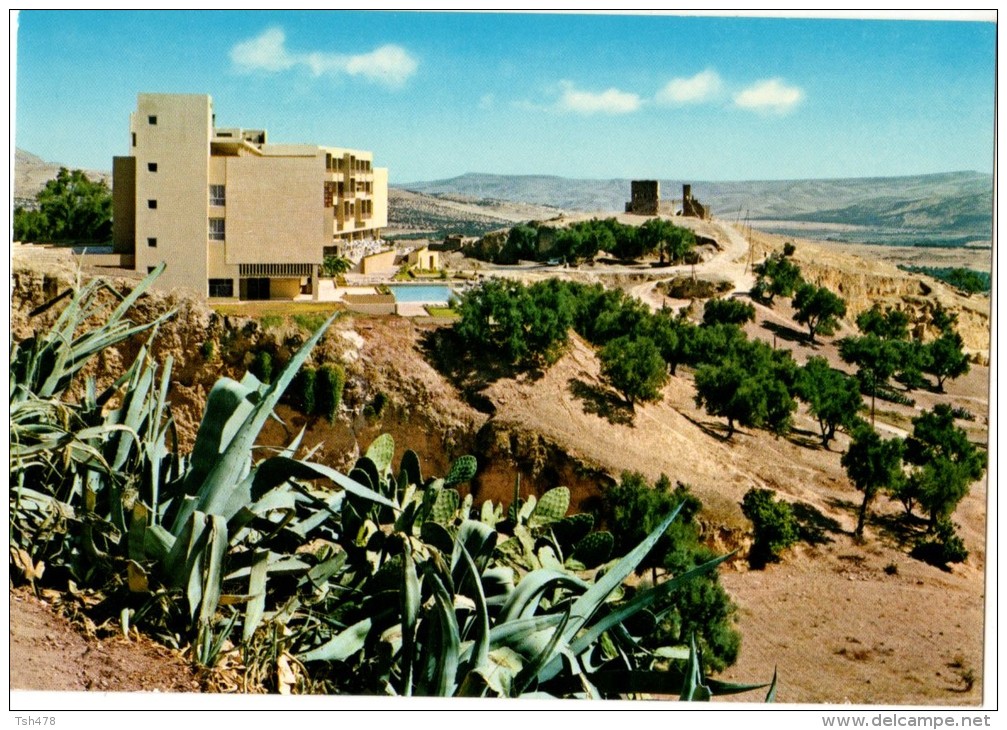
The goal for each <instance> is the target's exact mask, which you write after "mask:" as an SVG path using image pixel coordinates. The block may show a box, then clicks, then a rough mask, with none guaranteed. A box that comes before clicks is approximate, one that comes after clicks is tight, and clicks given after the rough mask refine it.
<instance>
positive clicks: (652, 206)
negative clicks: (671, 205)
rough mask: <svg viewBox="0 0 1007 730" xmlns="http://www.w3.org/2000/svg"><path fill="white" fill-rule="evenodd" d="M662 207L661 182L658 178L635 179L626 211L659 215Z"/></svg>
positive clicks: (631, 185) (631, 186) (631, 184)
mask: <svg viewBox="0 0 1007 730" xmlns="http://www.w3.org/2000/svg"><path fill="white" fill-rule="evenodd" d="M660 209H661V183H659V182H658V181H657V180H633V181H632V182H631V183H630V201H629V202H628V203H626V212H627V213H633V214H635V215H657V214H658V213H659V212H660Z"/></svg>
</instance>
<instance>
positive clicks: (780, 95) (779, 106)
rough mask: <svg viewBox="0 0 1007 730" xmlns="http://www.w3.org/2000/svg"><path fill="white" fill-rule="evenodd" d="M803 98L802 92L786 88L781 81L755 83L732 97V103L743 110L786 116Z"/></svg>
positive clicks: (793, 87)
mask: <svg viewBox="0 0 1007 730" xmlns="http://www.w3.org/2000/svg"><path fill="white" fill-rule="evenodd" d="M803 98H804V91H802V90H801V89H800V88H798V87H796V86H787V85H786V84H785V83H784V82H783V80H782V79H765V80H764V81H757V82H756V83H754V84H752V85H751V86H749V87H747V88H745V89H742V90H741V91H739V92H738V93H737V94H735V95H734V103H735V105H737V106H740V107H741V108H743V109H752V110H754V111H766V112H775V113H777V114H786V113H787V112H788V111H790V110H791V109H793V108H794V106H796V105H797V104H799V103H800V102H801V100H802V99H803Z"/></svg>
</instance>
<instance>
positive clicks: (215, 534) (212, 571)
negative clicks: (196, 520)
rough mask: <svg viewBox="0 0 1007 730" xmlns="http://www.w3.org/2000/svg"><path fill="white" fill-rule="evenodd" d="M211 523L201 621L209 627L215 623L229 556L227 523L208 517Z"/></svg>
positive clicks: (204, 557) (204, 556) (205, 565)
mask: <svg viewBox="0 0 1007 730" xmlns="http://www.w3.org/2000/svg"><path fill="white" fill-rule="evenodd" d="M206 519H207V522H209V525H208V526H207V528H208V533H207V539H206V548H205V549H204V550H203V570H202V573H203V576H202V577H203V591H202V593H203V596H202V601H201V605H200V610H199V620H200V622H201V623H205V624H207V625H209V624H211V623H212V622H213V616H214V614H215V613H216V612H217V604H218V603H219V601H220V590H221V582H222V581H221V576H222V574H223V569H224V556H225V555H226V554H227V522H226V521H225V520H224V518H223V517H221V516H220V515H207V517H206Z"/></svg>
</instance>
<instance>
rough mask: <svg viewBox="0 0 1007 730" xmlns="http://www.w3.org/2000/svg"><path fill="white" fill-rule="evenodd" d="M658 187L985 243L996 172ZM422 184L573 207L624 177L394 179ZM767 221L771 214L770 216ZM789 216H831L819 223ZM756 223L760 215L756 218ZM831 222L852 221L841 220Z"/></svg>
mask: <svg viewBox="0 0 1007 730" xmlns="http://www.w3.org/2000/svg"><path fill="white" fill-rule="evenodd" d="M660 183H661V191H662V197H664V198H668V199H671V198H676V197H680V196H681V191H682V184H683V183H691V185H692V192H693V195H695V196H696V197H697V198H698V199H699V200H700V201H702V202H703V203H705V204H709V205H711V206H712V208H713V212H714V215H715V216H717V217H718V218H722V219H727V220H731V221H735V220H746V219H747V220H750V221H752V222H753V224H756V226H757V227H763V228H766V227H767V225H765V224H769V225H768V227H769V228H770V229H772V230H778V231H780V232H783V233H789V234H791V235H804V236H805V237H814V238H822V239H826V238H832V239H838V240H844V241H862V242H868V243H882V244H909V245H913V244H915V245H941V246H961V245H965V244H967V243H971V242H979V243H980V244H985V245H989V242H990V239H991V236H992V201H993V178H992V176H990V175H985V174H981V173H976V172H950V173H940V174H933V175H915V176H907V177H892V178H850V179H834V180H779V181H775V180H764V181H759V180H755V181H742V182H708V181H698V180H692V181H690V180H669V179H665V180H661V181H660ZM399 187H401V188H402V189H405V190H410V191H413V192H421V193H426V194H431V195H434V194H454V195H466V196H473V197H475V198H493V199H499V200H509V201H514V202H522V203H534V204H539V205H551V206H555V207H558V208H563V209H568V210H580V211H614V210H622V209H623V206H624V204H625V202H626V200H628V198H629V188H630V181H629V180H625V179H612V180H577V179H570V178H562V177H554V176H546V175H489V174H482V173H468V174H465V175H462V176H459V177H455V178H451V179H447V180H435V181H430V182H416V183H409V184H404V185H401V186H399ZM770 222H771V223H770ZM787 222H795V223H808V222H815V223H820V224H828V225H826V226H823V227H821V228H817V229H816V228H815V227H809V226H806V225H805V226H790V229H794V230H797V229H799V230H800V231H801V232H800V233H795V232H793V230H788V226H787V225H786V223H787ZM760 224H761V225H760ZM835 226H844V227H845V226H850V227H852V228H847V229H843V230H838V229H837V228H836V227H835Z"/></svg>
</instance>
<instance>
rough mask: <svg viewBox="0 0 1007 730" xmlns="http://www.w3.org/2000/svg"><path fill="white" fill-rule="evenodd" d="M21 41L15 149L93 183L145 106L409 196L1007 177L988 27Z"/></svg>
mask: <svg viewBox="0 0 1007 730" xmlns="http://www.w3.org/2000/svg"><path fill="white" fill-rule="evenodd" d="M13 27H14V26H13V24H12V28H13ZM13 32H15V31H14V30H12V33H13ZM16 33H17V37H16V42H17V57H16V58H17V69H16V87H15V88H16V92H15V93H16V107H15V111H14V112H13V121H14V125H15V127H14V128H15V142H16V145H17V147H18V148H20V149H24V150H27V151H28V152H31V153H33V154H36V155H38V156H40V157H42V158H43V159H46V160H48V161H52V162H59V163H61V164H65V165H68V166H71V167H81V168H85V169H95V170H110V169H111V166H112V157H113V156H114V155H124V154H128V153H129V134H128V131H129V130H128V123H129V114H130V112H131V111H133V110H134V109H135V107H136V95H137V94H138V93H140V92H148V93H205V94H209V95H210V96H212V97H213V100H214V111H215V112H216V115H217V125H218V126H221V127H249V128H265V129H266V130H268V133H269V139H270V141H273V142H289V143H313V144H320V145H328V146H339V147H350V148H356V149H365V150H371V151H373V152H374V156H375V164H376V165H377V166H382V167H388V168H389V177H390V180H391V182H392V183H405V182H415V181H420V180H437V179H443V178H449V177H453V176H456V175H461V174H463V173H466V172H484V173H499V174H548V175H560V176H563V177H574V178H603V179H608V178H673V179H694V180H705V181H713V180H770V179H806V178H836V177H874V176H894V175H912V174H923V173H931V172H947V171H953V170H977V171H979V172H984V173H992V172H993V162H994V156H993V151H994V91H995V70H996V68H995V59H996V25H995V22H992V21H991V20H988V21H968V22H965V21H947V20H923V21H921V20H891V19H883V20H878V19H873V20H859V19H848V18H846V19H825V18H806V19H798V18H762V17H741V18H737V17H672V16H654V15H635V16H622V15H570V14H558V15H557V14H535V15H527V14H510V13H507V14H498V13H493V14H487V13H465V14H462V13H433V12H412V13H409V12H377V11H371V12H367V11H360V12H351V11H333V12H329V11H307V12H279V11H277V12H262V11H213V12H211V11H169V12H150V11H142V12H125V11H91V12H82V11H42V10H36V11H23V12H21V13H20V14H18V15H17V19H16Z"/></svg>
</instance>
